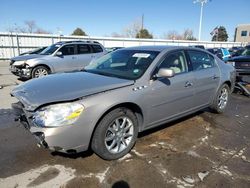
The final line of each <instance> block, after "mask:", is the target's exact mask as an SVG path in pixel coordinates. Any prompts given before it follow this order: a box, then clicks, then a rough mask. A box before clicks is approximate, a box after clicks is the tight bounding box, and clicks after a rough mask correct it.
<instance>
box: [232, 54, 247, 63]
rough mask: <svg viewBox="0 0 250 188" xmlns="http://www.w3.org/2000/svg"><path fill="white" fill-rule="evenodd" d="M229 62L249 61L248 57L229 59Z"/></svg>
mask: <svg viewBox="0 0 250 188" xmlns="http://www.w3.org/2000/svg"><path fill="white" fill-rule="evenodd" d="M230 61H241V62H242V61H250V56H249V55H247V56H236V57H233V58H231V59H230Z"/></svg>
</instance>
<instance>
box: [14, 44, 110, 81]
mask: <svg viewBox="0 0 250 188" xmlns="http://www.w3.org/2000/svg"><path fill="white" fill-rule="evenodd" d="M106 53H107V52H106V50H105V48H104V47H103V46H102V45H101V44H100V43H98V42H95V41H67V42H58V43H56V44H53V45H51V46H49V47H47V48H46V49H44V50H43V51H42V52H41V53H39V54H32V55H28V56H22V57H18V58H12V59H11V63H10V71H11V72H12V73H13V74H15V75H17V76H19V77H21V78H27V79H29V78H38V77H41V76H45V75H48V74H52V73H58V72H70V71H79V70H81V69H83V68H84V67H85V66H87V65H88V64H89V63H90V62H91V61H92V60H94V59H97V58H99V57H101V56H103V55H104V54H106ZM13 61H14V62H13Z"/></svg>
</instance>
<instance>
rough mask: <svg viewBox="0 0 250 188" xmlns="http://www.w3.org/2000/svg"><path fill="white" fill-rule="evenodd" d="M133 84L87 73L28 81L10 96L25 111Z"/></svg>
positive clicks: (59, 75) (66, 74) (56, 75)
mask: <svg viewBox="0 0 250 188" xmlns="http://www.w3.org/2000/svg"><path fill="white" fill-rule="evenodd" d="M133 84H134V81H132V80H125V79H119V78H114V77H107V76H102V75H97V74H92V73H87V72H77V73H62V74H55V75H49V76H45V77H43V78H37V79H33V80H30V81H27V82H25V83H23V84H21V85H19V86H17V87H16V88H14V89H13V90H12V92H11V95H12V96H14V97H16V98H17V99H18V100H19V101H20V102H21V103H22V104H23V105H24V106H25V109H26V110H28V111H33V110H35V109H36V108H38V107H39V106H41V105H44V104H48V103H56V102H63V101H71V100H75V99H78V98H81V97H85V96H88V95H93V94H97V93H100V92H104V91H107V90H112V89H116V88H120V87H125V86H129V85H133Z"/></svg>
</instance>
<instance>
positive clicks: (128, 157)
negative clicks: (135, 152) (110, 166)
mask: <svg viewBox="0 0 250 188" xmlns="http://www.w3.org/2000/svg"><path fill="white" fill-rule="evenodd" d="M130 158H132V155H131V154H129V153H128V154H127V155H125V156H123V157H122V158H120V159H118V161H123V160H127V159H130Z"/></svg>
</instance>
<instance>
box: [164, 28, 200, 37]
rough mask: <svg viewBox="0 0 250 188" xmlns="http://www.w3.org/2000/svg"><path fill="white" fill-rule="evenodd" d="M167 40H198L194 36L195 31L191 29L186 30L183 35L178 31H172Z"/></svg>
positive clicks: (167, 35)
mask: <svg viewBox="0 0 250 188" xmlns="http://www.w3.org/2000/svg"><path fill="white" fill-rule="evenodd" d="M164 38H166V39H170V40H197V39H196V38H195V37H194V36H193V30H191V29H185V30H184V31H183V33H182V34H179V33H178V32H177V31H175V30H171V31H169V32H168V33H167V34H166V35H165V37H164Z"/></svg>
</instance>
